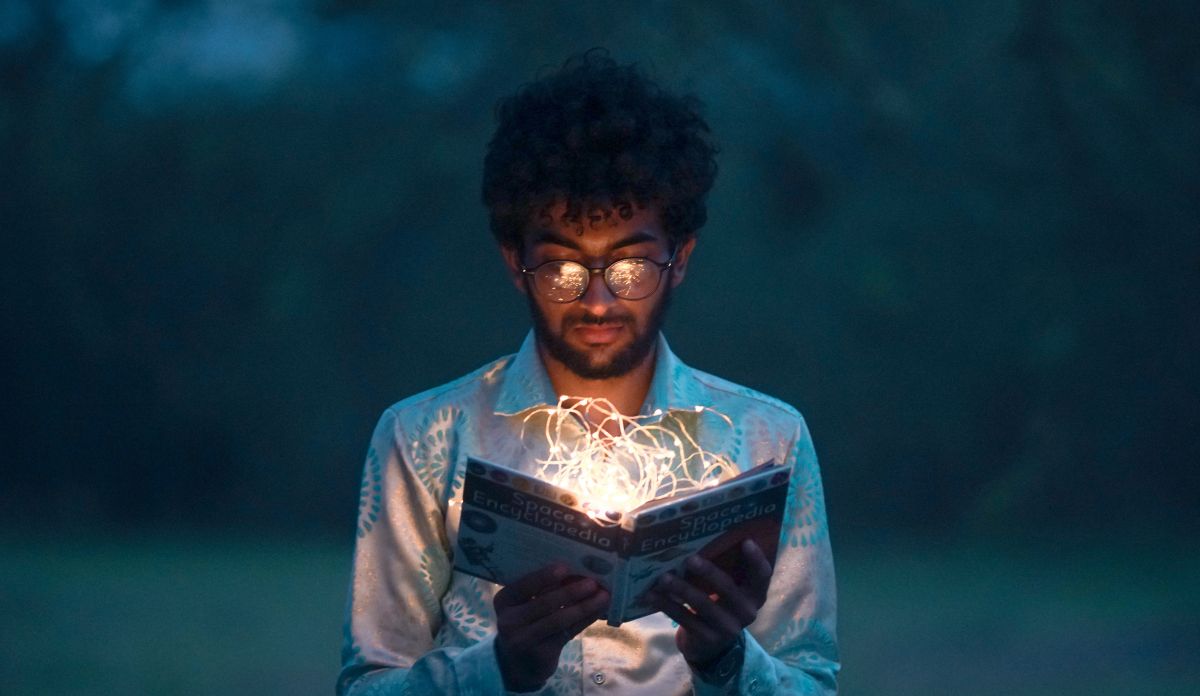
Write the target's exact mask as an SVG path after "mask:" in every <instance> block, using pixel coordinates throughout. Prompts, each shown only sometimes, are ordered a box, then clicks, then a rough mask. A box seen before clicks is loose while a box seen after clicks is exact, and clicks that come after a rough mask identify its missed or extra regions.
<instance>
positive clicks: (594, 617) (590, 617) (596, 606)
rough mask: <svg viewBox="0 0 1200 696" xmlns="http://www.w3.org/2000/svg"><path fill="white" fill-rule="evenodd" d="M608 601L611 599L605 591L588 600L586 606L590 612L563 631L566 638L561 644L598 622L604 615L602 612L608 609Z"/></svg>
mask: <svg viewBox="0 0 1200 696" xmlns="http://www.w3.org/2000/svg"><path fill="white" fill-rule="evenodd" d="M610 599H612V598H611V597H610V596H609V595H608V592H607V591H605V590H601V591H600V592H597V593H596V594H595V595H594V596H593V597H592V598H590V599H589V600H588V604H589V606H590V607H591V608H592V610H591V611H589V612H588V614H587V615H586V616H584V617H583V618H582V619H580V620H579V621H576V622H575V623H574V624H571V625H570V626H568V627H567V628H565V629H563V631H562V633H563V634H564V635H565V636H566V639H565V640H564V641H563V642H564V643H566V642H567V641H569V640H571V639H572V638H574V637H575V636H577V635H579V634H580V633H581V632H582V631H583V630H584V629H585V628H587V627H588V626H591V625H592V624H594V623H596V621H598V620H599V619H600V617H601V616H603V615H604V610H605V609H606V608H608V605H609V600H610Z"/></svg>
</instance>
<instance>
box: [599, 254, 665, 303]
mask: <svg viewBox="0 0 1200 696" xmlns="http://www.w3.org/2000/svg"><path fill="white" fill-rule="evenodd" d="M656 270H658V269H657V268H651V264H650V262H649V261H647V260H646V259H621V260H620V261H617V262H616V263H614V264H613V265H611V266H609V267H608V272H607V273H605V275H604V279H605V280H606V281H607V282H608V287H609V289H610V290H612V292H613V294H614V295H616V296H617V297H623V298H625V299H627V300H640V299H641V298H643V297H646V296H647V295H649V294H650V293H652V292H654V289H655V287H657V285H658V276H657V274H656V273H654V271H656Z"/></svg>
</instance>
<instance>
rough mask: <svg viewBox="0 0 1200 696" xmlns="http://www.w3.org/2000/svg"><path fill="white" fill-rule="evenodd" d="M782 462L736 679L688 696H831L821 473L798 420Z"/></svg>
mask: <svg viewBox="0 0 1200 696" xmlns="http://www.w3.org/2000/svg"><path fill="white" fill-rule="evenodd" d="M788 463H790V464H791V466H792V480H791V485H790V488H789V490H788V498H787V510H786V511H785V514H784V520H783V530H782V532H781V537H780V540H779V553H778V556H777V558H776V561H775V572H774V573H773V574H772V576H771V588H770V592H769V593H768V599H767V601H766V603H765V604H764V605H763V607H762V609H760V610H759V612H758V618H757V619H756V620H755V621H754V623H753V624H751V625H750V626H749V627H748V628H747V629H746V631H744V637H745V641H746V652H745V657H744V659H743V661H742V669H741V671H740V672H739V674H738V676H737V678H735V679H731V680H730V681H729V683H728V684H726V685H724V686H719V687H718V686H713V685H711V684H706V683H704V682H703V681H701V680H700V679H699V678H698V677H695V676H694V677H693V683H694V685H695V693H696V696H717V695H718V694H719V695H722V696H724V695H725V694H753V695H754V696H775V695H782V694H822V695H825V694H836V693H837V673H838V670H839V668H840V665H839V663H838V648H837V633H836V621H837V596H836V589H835V583H834V572H833V553H832V551H831V549H830V546H829V527H828V524H827V522H826V519H825V498H824V493H823V491H822V488H821V474H820V471H819V469H818V467H817V457H816V453H815V451H814V450H813V445H812V438H811V437H810V435H809V432H808V427H807V425H805V423H804V421H803V420H801V421H800V423H799V425H798V427H797V430H796V436H795V439H794V440H793V444H792V448H791V452H790V454H789V455H788Z"/></svg>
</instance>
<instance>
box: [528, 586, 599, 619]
mask: <svg viewBox="0 0 1200 696" xmlns="http://www.w3.org/2000/svg"><path fill="white" fill-rule="evenodd" d="M599 589H601V588H600V585H599V584H598V583H597V582H596V581H595V580H593V579H591V578H579V579H578V580H575V581H573V582H570V583H568V584H566V585H563V586H562V587H560V588H558V589H556V590H553V591H551V592H547V593H546V594H543V595H541V596H539V597H537V598H536V599H534V600H532V601H530V602H528V603H527V604H525V605H524V606H521V607H517V608H516V609H514V610H513V611H514V612H515V615H516V616H519V617H520V620H521V621H523V622H524V623H527V624H531V623H534V622H536V621H539V620H541V619H543V618H545V617H547V616H550V615H551V614H554V613H555V612H557V611H559V610H561V609H565V608H567V607H569V606H574V605H576V604H578V603H580V602H582V601H585V600H586V599H588V598H589V597H591V596H592V595H593V594H595V593H596V591H597V590H599Z"/></svg>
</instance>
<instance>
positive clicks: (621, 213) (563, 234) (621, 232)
mask: <svg viewBox="0 0 1200 696" xmlns="http://www.w3.org/2000/svg"><path fill="white" fill-rule="evenodd" d="M523 236H524V243H525V244H526V246H537V245H541V244H556V245H558V246H565V247H568V248H580V247H582V246H589V247H591V246H610V245H619V246H628V245H632V244H638V243H642V242H654V241H664V242H665V241H667V234H666V232H665V231H664V230H663V227H662V220H661V217H660V216H659V212H658V209H657V208H656V207H653V206H646V207H642V208H639V207H637V206H633V205H624V204H617V205H593V206H591V207H590V208H589V207H585V206H580V207H579V209H578V212H577V213H575V214H572V211H571V210H570V209H569V208H568V207H567V205H566V204H565V203H561V202H560V203H556V204H554V205H551V206H546V207H545V208H543V209H542V211H541V214H539V215H537V216H535V218H534V219H533V220H531V221H530V223H529V225H528V226H527V227H526V230H525V234H524V235H523Z"/></svg>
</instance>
